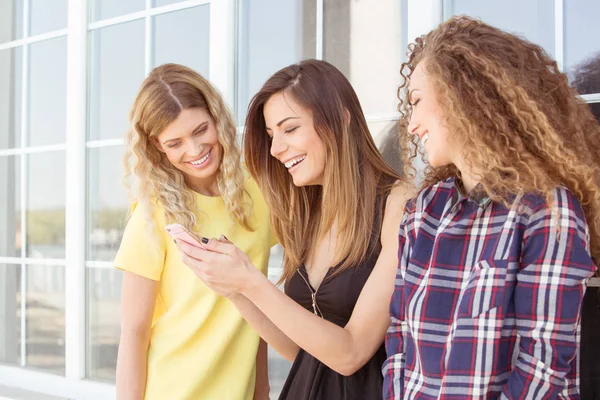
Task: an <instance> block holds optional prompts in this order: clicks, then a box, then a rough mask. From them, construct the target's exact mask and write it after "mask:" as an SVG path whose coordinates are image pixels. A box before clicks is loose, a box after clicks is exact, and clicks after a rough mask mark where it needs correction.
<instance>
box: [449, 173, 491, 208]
mask: <svg viewBox="0 0 600 400" xmlns="http://www.w3.org/2000/svg"><path fill="white" fill-rule="evenodd" d="M464 198H467V199H468V201H472V202H474V203H475V204H477V206H478V207H479V208H481V209H482V210H485V209H486V208H487V206H488V204H490V202H491V199H490V197H489V196H488V195H487V193H486V192H485V190H484V188H483V185H481V183H478V184H477V185H476V186H475V187H474V188H473V190H471V191H470V192H469V193H468V194H467V193H466V190H465V188H464V186H463V183H462V181H461V179H460V178H459V177H456V178H454V190H453V191H452V204H451V205H450V206H451V209H454V208H455V207H456V205H457V204H458V203H460V202H461V200H462V199H464Z"/></svg>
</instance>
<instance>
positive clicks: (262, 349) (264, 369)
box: [254, 339, 270, 400]
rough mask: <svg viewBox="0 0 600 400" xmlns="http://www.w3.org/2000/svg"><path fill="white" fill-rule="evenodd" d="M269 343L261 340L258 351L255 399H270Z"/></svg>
mask: <svg viewBox="0 0 600 400" xmlns="http://www.w3.org/2000/svg"><path fill="white" fill-rule="evenodd" d="M267 350H268V349H267V343H266V342H265V341H264V340H262V339H261V340H260V342H259V344H258V352H257V353H256V384H255V385H254V400H265V399H266V400H269V390H270V388H269V361H268V358H269V356H268V354H267Z"/></svg>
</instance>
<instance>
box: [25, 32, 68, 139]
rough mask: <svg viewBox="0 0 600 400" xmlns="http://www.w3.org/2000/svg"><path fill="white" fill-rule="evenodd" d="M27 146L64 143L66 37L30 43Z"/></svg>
mask: <svg viewBox="0 0 600 400" xmlns="http://www.w3.org/2000/svg"><path fill="white" fill-rule="evenodd" d="M29 68H30V71H31V72H30V73H31V76H30V81H29V93H30V99H29V110H30V115H29V135H28V144H29V145H30V146H42V145H48V144H56V143H64V142H65V137H66V136H65V134H66V115H67V94H66V92H67V38H66V37H59V38H56V39H52V40H46V41H43V42H39V43H34V44H32V45H31V59H30V61H29Z"/></svg>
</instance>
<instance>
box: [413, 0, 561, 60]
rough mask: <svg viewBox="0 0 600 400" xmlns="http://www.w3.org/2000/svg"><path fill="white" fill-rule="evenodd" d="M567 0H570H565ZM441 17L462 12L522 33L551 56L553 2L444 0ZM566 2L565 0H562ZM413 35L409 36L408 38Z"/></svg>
mask: <svg viewBox="0 0 600 400" xmlns="http://www.w3.org/2000/svg"><path fill="white" fill-rule="evenodd" d="M569 1H571V0H569ZM444 3H445V4H444V6H445V7H444V8H445V10H446V12H445V17H446V18H449V17H450V16H451V15H459V14H465V15H469V16H471V17H476V18H480V19H482V20H483V22H485V23H488V24H490V25H493V26H495V27H497V28H500V29H503V30H505V31H507V32H510V33H516V34H520V35H522V36H524V37H525V38H526V39H527V40H530V41H531V42H533V43H535V44H538V45H540V46H542V47H543V48H544V50H546V52H548V54H550V55H551V56H554V2H553V1H547V0H504V1H481V0H445V1H444ZM565 3H568V2H565ZM413 39H414V38H409V40H410V41H411V42H412V41H413Z"/></svg>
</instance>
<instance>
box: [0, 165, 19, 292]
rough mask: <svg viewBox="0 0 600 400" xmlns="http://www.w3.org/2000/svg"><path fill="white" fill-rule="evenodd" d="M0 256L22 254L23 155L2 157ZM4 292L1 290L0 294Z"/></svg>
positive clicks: (0, 171)
mask: <svg viewBox="0 0 600 400" xmlns="http://www.w3.org/2000/svg"><path fill="white" fill-rule="evenodd" d="M0 221H4V222H3V223H2V224H1V225H0V257H20V256H21V157H19V156H1V157H0ZM1 295H2V293H1V292H0V296H1Z"/></svg>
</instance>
